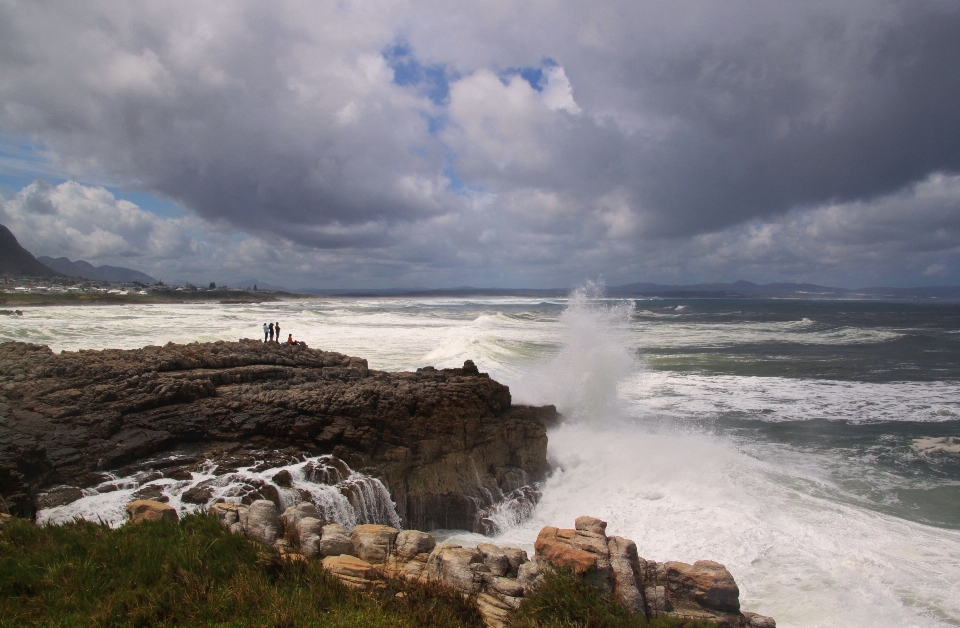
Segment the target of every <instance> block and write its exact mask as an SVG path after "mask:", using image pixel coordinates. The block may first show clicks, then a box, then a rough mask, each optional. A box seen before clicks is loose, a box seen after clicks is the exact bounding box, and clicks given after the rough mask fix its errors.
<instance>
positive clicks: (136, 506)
mask: <svg viewBox="0 0 960 628" xmlns="http://www.w3.org/2000/svg"><path fill="white" fill-rule="evenodd" d="M126 509H127V516H129V517H130V523H141V522H143V521H169V522H171V523H176V522H177V521H180V516H179V515H177V510H176V508H174V507H172V506H168V505H167V504H164V503H161V502H155V501H152V500H149V499H136V500H134V501H132V502H130V503H129V504H127V505H126Z"/></svg>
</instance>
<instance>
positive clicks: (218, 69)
mask: <svg viewBox="0 0 960 628" xmlns="http://www.w3.org/2000/svg"><path fill="white" fill-rule="evenodd" d="M957 59H960V6H958V5H957V4H956V3H946V2H934V1H928V2H894V1H892V0H889V1H888V0H851V1H849V2H844V3H836V2H817V1H811V2H804V3H778V4H773V3H770V4H758V3H756V2H748V1H731V2H724V3H716V2H692V3H685V4H684V5H683V6H682V7H680V6H678V5H674V4H665V3H660V2H623V3H617V2H589V3H587V2H564V3H530V2H524V3H519V2H518V3H514V2H498V3H495V4H493V5H490V4H485V5H482V6H481V5H477V4H475V3H474V4H463V5H458V4H455V3H444V4H442V5H436V4H433V3H403V2H392V1H386V0H385V1H383V2H380V3H378V4H377V5H376V6H373V5H370V4H369V3H360V2H350V1H345V2H339V3H332V4H321V3H315V4H304V3H298V2H273V3H269V4H268V3H261V2H252V1H249V2H248V1H237V2H232V3H226V4H213V3H202V4H199V5H197V6H189V7H188V6H186V5H184V4H182V3H179V2H162V1H158V2H151V3H148V4H134V3H128V2H112V1H100V2H97V1H92V2H89V3H84V4H83V5H79V4H77V3H69V2H36V3H13V2H5V3H0V132H2V133H3V134H4V135H6V136H9V137H21V138H26V139H27V140H28V141H32V142H35V143H36V144H37V145H38V146H43V147H45V149H46V150H48V151H49V154H50V155H52V156H53V159H54V160H55V161H56V164H55V165H56V167H57V168H59V169H60V171H62V172H63V173H65V174H66V175H68V176H73V177H76V178H78V179H80V180H85V181H109V182H111V183H113V184H115V185H119V186H121V187H126V188H130V189H137V190H143V191H147V192H150V193H152V194H155V195H157V196H158V197H162V198H167V199H172V200H175V201H176V202H178V203H181V204H182V205H183V206H185V207H187V208H189V209H190V210H192V211H193V212H195V214H196V220H197V222H196V224H192V225H191V226H189V227H187V226H185V223H184V224H179V223H178V224H177V225H175V224H174V223H167V222H163V221H161V222H160V223H157V224H153V223H151V222H150V221H149V220H148V219H143V220H142V221H141V222H140V223H138V224H139V225H140V226H139V227H138V228H139V229H141V231H143V233H147V232H150V231H151V230H152V229H160V228H161V226H163V228H164V229H168V231H167V232H166V233H167V236H165V237H167V238H169V241H170V242H174V241H175V242H178V243H179V244H177V245H176V246H180V247H183V246H186V244H184V243H185V242H194V244H192V245H191V246H193V247H194V248H193V249H191V250H193V251H194V252H193V253H191V254H190V255H187V256H186V257H185V258H183V259H193V260H194V261H193V262H187V261H182V263H181V266H180V267H178V268H180V270H179V271H178V272H183V273H187V274H189V273H190V272H194V271H193V270H191V267H189V266H188V265H189V264H194V266H195V268H196V272H200V271H201V270H203V269H204V268H209V266H205V265H207V264H209V263H212V261H214V260H225V261H223V262H222V263H223V265H224V269H225V270H224V272H228V271H229V272H234V271H236V272H237V273H242V272H245V271H244V270H243V266H244V264H246V263H248V262H251V263H252V260H258V261H257V262H256V263H257V264H261V265H262V266H263V267H264V268H274V267H276V268H277V269H281V268H285V269H287V272H288V273H289V272H290V269H292V270H293V272H294V273H300V274H299V275H297V276H298V277H299V278H300V279H301V280H302V282H304V283H301V285H308V284H309V283H314V284H317V285H319V284H322V283H326V284H330V283H343V282H361V283H362V282H367V284H368V285H369V282H373V283H376V282H380V281H383V282H386V283H402V284H406V285H438V284H448V285H449V284H463V283H470V282H473V283H480V284H487V285H490V284H492V283H499V284H501V285H508V284H509V285H568V284H570V283H573V282H576V281H579V280H581V279H582V278H584V277H589V276H596V275H597V274H606V275H607V276H608V278H609V279H610V280H611V281H612V282H615V281H617V279H618V278H619V279H622V280H623V281H633V280H636V279H638V278H640V276H643V277H647V278H651V279H654V278H656V279H664V280H669V279H671V278H675V279H677V280H686V279H698V278H701V277H706V276H707V275H710V274H711V273H714V272H723V273H727V275H728V276H727V277H726V278H729V279H732V278H735V277H734V276H732V275H738V276H739V275H744V276H746V274H748V273H753V274H752V275H751V278H758V279H759V278H763V277H761V275H763V274H764V273H766V274H767V275H771V277H770V278H776V279H789V278H790V277H791V276H796V277H799V276H801V275H803V276H804V278H809V279H817V277H810V276H809V275H810V274H811V273H813V274H816V273H821V274H825V275H828V276H831V277H835V278H836V279H837V280H838V281H847V282H851V281H854V282H855V281H856V279H857V277H858V276H861V275H863V274H864V273H868V271H869V264H871V263H872V264H873V268H874V269H875V271H876V272H891V269H897V268H900V267H901V266H903V264H902V263H901V262H902V259H903V256H908V257H910V259H911V260H912V261H911V262H910V264H908V266H909V267H910V268H909V273H913V274H912V275H909V276H908V275H903V278H902V281H910V277H915V278H930V280H931V281H932V280H933V278H937V277H940V278H945V280H946V279H950V278H954V279H955V280H960V268H958V267H957V251H956V243H955V242H954V240H953V237H954V234H955V233H956V229H957V224H956V222H957V220H956V216H957V213H958V209H957V207H958V205H957V204H956V203H955V202H954V200H951V199H954V197H953V196H951V195H954V194H956V195H960V189H958V188H957V186H955V185H953V184H950V185H947V184H945V183H942V182H943V181H953V179H951V178H950V177H951V176H952V174H953V173H957V172H960V116H957V115H956V111H958V110H960V107H958V105H960V64H957V62H956V60H957ZM530 77H536V80H528V79H529V78H530ZM939 173H943V174H939ZM937 177H946V178H939V179H938V178H937ZM937 181H940V182H941V183H940V184H937V183H936V182H937ZM37 185H40V184H37ZM936 185H941V187H943V189H944V190H945V191H944V192H943V194H945V195H946V197H944V198H945V199H947V200H943V199H941V201H937V203H939V204H937V203H933V205H934V206H936V207H939V209H937V210H936V211H934V210H933V209H931V205H930V202H927V201H924V202H920V200H918V198H919V197H918V196H917V195H918V194H922V193H927V192H925V191H928V188H930V186H934V187H936ZM918 186H919V187H918ZM924 186H926V187H924ZM82 187H83V186H81V188H82ZM57 189H59V188H57ZM84 189H88V188H84ZM89 189H93V188H89ZM41 192H42V190H39V188H36V189H32V191H30V192H29V194H25V195H23V198H22V199H21V200H19V201H16V203H17V208H18V209H17V212H20V211H21V209H19V208H21V207H22V208H23V212H27V213H29V212H30V211H32V212H33V214H37V215H40V214H44V212H45V214H44V215H46V216H48V217H50V220H53V218H55V217H58V216H59V217H60V218H59V220H61V221H62V220H66V219H65V218H63V216H65V215H68V214H69V215H70V216H82V212H81V213H79V214H78V213H76V212H74V213H70V212H72V211H73V210H69V211H68V209H66V208H69V207H75V206H78V205H77V203H78V202H79V201H77V200H76V198H79V196H82V194H80V192H79V191H78V190H77V189H73V191H72V193H71V194H67V191H66V190H61V191H60V192H58V193H57V194H59V196H58V195H57V194H54V193H53V192H51V191H50V190H47V191H46V192H45V193H41ZM44 194H45V195H46V196H44ZM54 197H56V198H57V199H59V200H58V201H57V202H58V203H60V204H59V205H56V207H54V206H51V205H49V199H50V198H54ZM18 198H19V197H18ZM31 199H32V200H31ZM44 199H47V200H44ZM891 199H899V200H897V201H896V202H894V201H893V200H891ZM15 200H16V199H10V200H8V201H7V202H8V204H9V203H12V202H14V201H15ZM928 200H929V199H928ZM21 201H22V202H21ZM115 201H116V199H113V200H110V199H105V198H102V199H100V205H98V207H115V206H116V205H117V203H116V202H115ZM44 202H46V203H48V204H46V205H45V204H43V203H44ZM24 203H26V204H24ZM30 203H33V205H30ZM37 203H40V204H37ZM925 203H926V204H925ZM894 206H895V207H896V208H897V209H896V211H893V212H892V213H889V212H888V213H884V212H885V211H886V210H885V209H884V208H889V207H894ZM10 207H13V206H12V205H10ZM28 210H29V211H28ZM10 211H13V210H12V209H11V210H10ZM78 211H79V210H78ZM103 211H105V212H107V211H108V210H103ZM109 211H113V210H109ZM64 212H67V213H66V214H65V213H64ZM108 213H109V212H108ZM17 215H18V216H19V215H20V214H19V213H18V214H17ZM24 215H26V213H24ZM104 215H106V214H104ZM141 218H143V217H142V216H141ZM50 220H48V221H47V222H44V221H43V220H40V219H39V218H36V219H34V218H31V219H29V220H28V219H26V218H23V220H22V228H23V229H26V230H31V229H37V230H38V231H36V233H35V235H36V238H35V241H36V242H37V243H38V245H41V246H42V245H43V240H42V238H41V235H42V234H47V236H44V237H53V236H52V235H50V234H52V233H53V232H54V231H55V228H54V226H52V225H55V224H58V223H55V222H50ZM64 224H66V223H64ZM31 225H33V226H31ZM44 225H45V226H44ZM164 225H165V226H164ZM829 225H834V227H835V228H831V229H828V228H827V227H828V226H829ZM837 225H839V226H837ZM41 226H43V229H45V231H43V230H40V229H41ZM189 229H193V230H195V231H196V232H197V233H200V234H201V235H198V236H197V238H198V239H195V240H191V237H193V236H189V235H185V234H186V231H184V230H189ZM235 230H239V231H241V232H243V233H244V234H246V235H244V236H243V237H241V238H240V241H242V242H243V243H244V244H243V246H244V247H246V249H244V251H246V252H245V253H242V254H241V253H240V252H238V253H237V255H236V256H235V259H234V258H230V260H227V257H229V256H225V255H224V253H223V251H225V250H226V249H227V248H229V246H230V241H231V240H230V239H229V238H226V236H224V235H223V234H225V233H233V232H234V231H235ZM102 231H103V233H100V234H98V235H97V237H96V238H93V239H89V238H88V240H89V243H90V246H91V247H93V248H91V249H90V250H91V251H93V250H96V251H101V252H102V255H103V256H104V259H106V257H109V255H113V254H114V253H115V252H117V251H115V248H116V247H118V246H121V244H120V242H121V241H123V242H127V241H134V240H136V238H137V237H141V236H136V237H135V236H134V235H132V232H130V233H120V232H119V230H117V229H115V230H113V231H111V230H110V227H109V224H108V221H107V222H104V226H103V227H102ZM108 232H109V233H112V234H113V235H114V236H116V237H115V238H112V239H111V237H110V236H109V235H108ZM31 233H33V232H31ZM824 233H827V234H828V235H829V237H825V236H823V234H824ZM29 237H33V236H29ZM91 237H92V236H91ZM142 237H146V236H142ZM230 237H232V238H233V239H234V240H237V237H236V236H230ZM178 238H179V239H178ZM224 238H226V239H224ZM764 238H768V240H764ZM131 239H132V240H131ZM51 241H52V240H51ZM57 241H60V240H57ZM155 241H156V242H166V241H167V240H165V239H163V238H155ZM768 241H769V243H771V244H770V245H769V246H767V244H764V243H765V242H768ZM93 242H96V243H99V244H97V246H99V247H100V248H96V247H94V245H93V244H92V243H93ZM111 243H112V244H111ZM111 247H114V248H111ZM825 247H826V248H825ZM827 248H829V250H827ZM204 251H206V252H204ZM211 251H218V252H217V253H216V254H214V253H212V252H211ZM238 251H239V249H238ZM269 251H273V253H268V252H269ZM208 253H209V255H210V256H211V257H205V256H207V255H208ZM153 254H154V253H151V255H153ZM244 256H246V257H244ZM156 259H158V260H160V259H162V256H160V255H159V254H157V257H156ZM244 259H246V260H248V262H244V261H243V260H244ZM231 260H232V261H231ZM157 263H158V264H159V263H160V262H159V261H158V262H157ZM163 263H169V262H163ZM184 264H187V265H184ZM911 265H912V266H911ZM843 268H846V269H847V270H842V269H843ZM852 269H860V270H852ZM149 270H151V271H152V272H157V271H156V269H149ZM848 271H849V272H848ZM271 272H273V271H271ZM277 272H280V271H279V270H278V271H277ZM897 272H900V271H899V270H898V271H897ZM764 276H766V275H764ZM898 276H899V275H898ZM718 278H719V279H723V278H724V277H718ZM924 280H926V279H924Z"/></svg>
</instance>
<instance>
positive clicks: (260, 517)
mask: <svg viewBox="0 0 960 628" xmlns="http://www.w3.org/2000/svg"><path fill="white" fill-rule="evenodd" d="M240 523H241V525H242V526H243V530H244V533H245V534H246V535H247V538H250V539H253V540H254V541H259V542H260V543H263V544H264V545H273V544H274V543H275V542H276V540H277V539H278V538H280V529H281V528H280V517H279V515H277V506H276V504H274V503H273V502H272V501H270V500H268V499H258V500H257V501H255V502H253V503H252V504H250V506H249V508H247V510H246V511H240Z"/></svg>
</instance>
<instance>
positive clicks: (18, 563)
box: [0, 515, 482, 628]
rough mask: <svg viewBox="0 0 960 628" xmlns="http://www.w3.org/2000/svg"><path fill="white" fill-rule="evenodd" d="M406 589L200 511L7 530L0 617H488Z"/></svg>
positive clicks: (158, 622) (259, 621)
mask: <svg viewBox="0 0 960 628" xmlns="http://www.w3.org/2000/svg"><path fill="white" fill-rule="evenodd" d="M398 586H399V585H398ZM400 588H403V589H404V595H403V596H400V597H397V596H396V595H395V594H394V593H395V592H396V591H395V590H393V591H386V592H384V593H382V594H380V595H378V596H365V595H361V594H359V593H356V592H354V591H351V590H349V589H347V588H346V587H344V586H343V585H341V584H340V583H339V582H338V581H337V580H335V579H334V578H333V577H332V576H330V575H328V574H327V573H326V572H325V571H324V570H323V569H322V568H321V567H320V563H319V562H318V561H309V562H307V563H302V562H292V561H281V560H279V559H278V558H277V557H276V554H275V553H274V552H273V551H272V550H270V549H268V548H265V547H263V546H258V545H257V544H255V543H253V542H252V541H248V540H246V539H244V538H242V537H238V536H236V535H232V534H230V533H229V532H226V531H225V530H224V528H223V527H222V526H220V524H219V523H217V522H216V521H215V520H214V519H212V518H210V517H206V516H200V515H197V516H189V517H185V518H184V520H183V521H182V522H181V523H180V524H179V525H172V524H167V523H153V524H142V525H137V526H124V527H121V528H119V529H116V530H111V529H109V528H107V527H104V526H99V525H95V524H92V523H83V522H81V523H74V524H68V525H64V526H50V527H36V526H34V525H32V524H30V523H29V522H24V521H18V520H15V521H14V522H13V523H12V524H11V525H9V526H8V527H7V528H5V529H4V530H3V531H0V626H251V627H252V626H258V627H259V626H277V627H293V626H337V627H343V628H353V627H356V628H360V627H364V628H367V627H371V626H390V627H397V628H407V627H409V628H415V627H419V626H435V627H438V628H446V627H450V628H453V627H454V626H476V627H478V628H479V627H480V626H482V622H481V621H480V618H479V615H478V614H477V612H476V610H475V608H474V607H473V606H472V605H471V604H469V603H467V602H466V601H464V600H463V599H462V598H461V597H460V596H459V595H457V594H450V593H448V592H443V591H439V590H430V589H426V588H423V587H417V588H413V587H400Z"/></svg>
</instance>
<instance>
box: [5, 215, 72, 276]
mask: <svg viewBox="0 0 960 628" xmlns="http://www.w3.org/2000/svg"><path fill="white" fill-rule="evenodd" d="M0 274H3V275H9V276H12V277H62V276H63V275H62V274H61V273H59V272H57V271H56V270H54V269H53V268H50V267H49V266H46V265H44V264H43V263H42V262H40V261H38V260H37V259H36V258H35V257H34V256H33V255H31V254H30V251H28V250H27V249H25V248H23V247H22V246H20V243H19V242H17V238H16V236H14V235H13V233H11V232H10V230H9V229H7V228H6V227H4V226H3V225H0Z"/></svg>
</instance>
